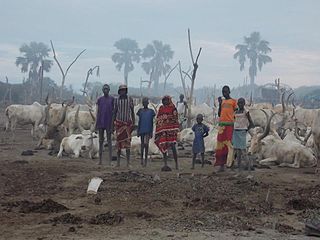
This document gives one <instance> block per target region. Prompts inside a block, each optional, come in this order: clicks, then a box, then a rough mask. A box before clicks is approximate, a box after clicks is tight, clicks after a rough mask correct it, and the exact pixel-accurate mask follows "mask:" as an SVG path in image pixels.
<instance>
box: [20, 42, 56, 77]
mask: <svg viewBox="0 0 320 240" xmlns="http://www.w3.org/2000/svg"><path fill="white" fill-rule="evenodd" d="M19 50H20V52H21V54H22V55H23V56H22V57H17V59H16V66H17V67H21V72H23V73H26V72H29V78H30V77H31V79H30V80H36V79H37V76H38V71H39V68H40V66H42V67H43V71H46V72H49V71H50V68H51V66H52V64H53V63H52V61H51V60H48V59H46V58H48V57H49V52H50V48H49V47H48V46H47V45H45V44H44V43H41V42H40V43H37V42H31V43H30V44H29V45H28V44H23V45H22V46H21V47H20V49H19Z"/></svg>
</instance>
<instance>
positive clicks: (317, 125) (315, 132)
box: [312, 110, 320, 168]
mask: <svg viewBox="0 0 320 240" xmlns="http://www.w3.org/2000/svg"><path fill="white" fill-rule="evenodd" d="M312 136H313V144H314V150H315V153H316V156H317V158H318V161H320V110H318V111H317V114H316V116H315V118H314V121H313V124H312ZM317 167H318V168H319V167H320V166H319V164H318V166H317Z"/></svg>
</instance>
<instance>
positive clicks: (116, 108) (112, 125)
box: [111, 99, 118, 133]
mask: <svg viewBox="0 0 320 240" xmlns="http://www.w3.org/2000/svg"><path fill="white" fill-rule="evenodd" d="M117 112H118V104H117V100H116V99H114V100H113V110H112V122H111V132H112V133H113V132H114V121H115V120H116V116H117Z"/></svg>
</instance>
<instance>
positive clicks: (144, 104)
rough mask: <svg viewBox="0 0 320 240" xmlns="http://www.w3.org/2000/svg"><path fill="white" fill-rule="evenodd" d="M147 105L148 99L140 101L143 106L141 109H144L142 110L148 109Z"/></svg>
mask: <svg viewBox="0 0 320 240" xmlns="http://www.w3.org/2000/svg"><path fill="white" fill-rule="evenodd" d="M148 104H149V98H147V97H144V98H143V99H142V105H143V107H144V108H147V107H148Z"/></svg>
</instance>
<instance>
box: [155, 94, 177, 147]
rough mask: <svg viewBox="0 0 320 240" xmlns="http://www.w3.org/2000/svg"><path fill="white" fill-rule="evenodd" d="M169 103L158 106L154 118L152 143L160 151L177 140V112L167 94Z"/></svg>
mask: <svg viewBox="0 0 320 240" xmlns="http://www.w3.org/2000/svg"><path fill="white" fill-rule="evenodd" d="M165 97H166V98H168V99H169V105H167V106H164V105H163V106H161V107H160V108H159V111H158V114H157V119H156V132H155V140H154V143H155V144H156V145H157V146H158V148H159V149H160V151H161V152H162V153H166V152H167V151H168V147H169V146H170V145H171V144H174V143H176V142H177V134H178V132H179V121H178V112H177V109H176V107H175V106H174V104H173V103H172V101H171V98H170V97H169V96H165Z"/></svg>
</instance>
